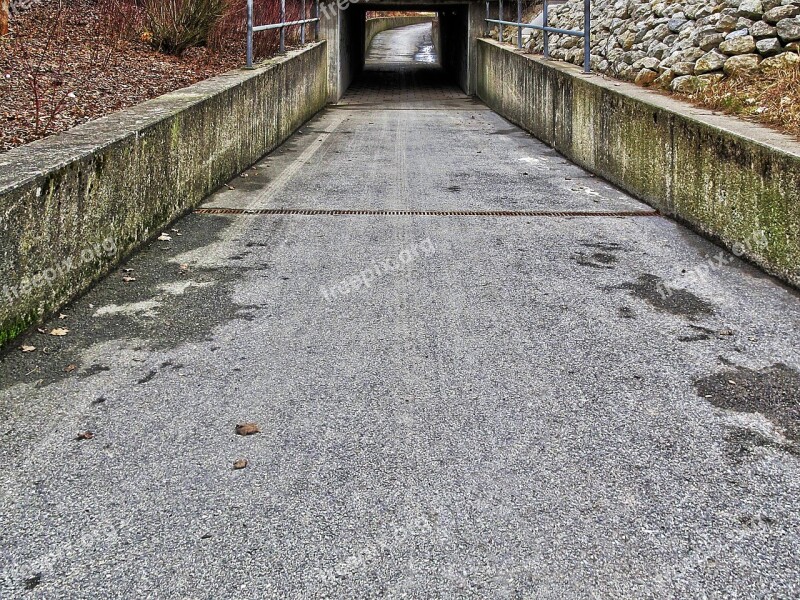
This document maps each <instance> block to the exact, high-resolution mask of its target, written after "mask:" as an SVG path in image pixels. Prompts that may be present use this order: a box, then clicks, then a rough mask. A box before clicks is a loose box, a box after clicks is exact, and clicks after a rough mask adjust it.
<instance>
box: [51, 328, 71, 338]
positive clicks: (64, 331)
mask: <svg viewBox="0 0 800 600" xmlns="http://www.w3.org/2000/svg"><path fill="white" fill-rule="evenodd" d="M68 333H69V329H67V328H66V327H56V328H55V329H51V330H50V335H56V336H62V335H67V334H68Z"/></svg>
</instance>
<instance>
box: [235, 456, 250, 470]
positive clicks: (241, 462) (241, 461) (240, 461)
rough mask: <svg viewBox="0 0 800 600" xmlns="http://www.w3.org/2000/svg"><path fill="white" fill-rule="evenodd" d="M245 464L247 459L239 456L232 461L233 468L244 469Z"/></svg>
mask: <svg viewBox="0 0 800 600" xmlns="http://www.w3.org/2000/svg"><path fill="white" fill-rule="evenodd" d="M246 466H247V459H246V458H240V459H238V460H235V461H233V468H234V469H244V468H245V467H246Z"/></svg>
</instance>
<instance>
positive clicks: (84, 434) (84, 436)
mask: <svg viewBox="0 0 800 600" xmlns="http://www.w3.org/2000/svg"><path fill="white" fill-rule="evenodd" d="M93 437H94V432H92V431H81V432H80V433H79V434H78V436H77V437H76V438H75V439H76V440H90V439H92V438H93Z"/></svg>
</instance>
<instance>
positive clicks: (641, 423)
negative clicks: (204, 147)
mask: <svg viewBox="0 0 800 600" xmlns="http://www.w3.org/2000/svg"><path fill="white" fill-rule="evenodd" d="M429 36H430V33H429V30H428V29H426V26H425V25H422V26H415V27H411V28H407V29H404V30H399V31H392V32H386V33H385V34H382V35H381V36H379V38H377V39H376V43H375V46H374V48H375V49H376V50H375V52H373V53H372V55H371V57H370V58H371V60H370V68H369V69H368V70H367V71H366V72H365V74H364V76H363V77H362V78H361V79H360V80H359V81H358V82H357V83H356V84H355V85H354V86H353V88H352V89H351V90H350V92H349V93H348V95H347V96H346V97H345V98H344V99H343V101H342V102H341V104H340V105H338V106H334V107H330V108H328V109H326V110H325V111H323V112H322V113H321V114H319V115H318V116H317V117H316V118H314V119H313V120H312V121H311V122H309V123H308V124H307V125H305V126H304V127H303V128H302V129H301V130H300V131H299V132H297V134H296V135H294V136H293V137H292V138H291V139H290V140H289V141H288V142H287V143H286V144H284V145H283V146H282V147H281V148H279V149H278V150H276V151H275V152H274V153H272V154H271V155H270V156H268V157H266V158H265V159H264V160H263V161H261V162H260V163H259V164H257V165H256V166H255V167H254V168H253V169H250V170H248V171H247V172H246V173H245V174H243V175H242V176H241V177H238V178H236V179H235V180H233V181H231V182H230V186H229V187H226V188H223V189H222V190H221V191H219V192H218V193H216V194H215V195H213V196H212V197H211V198H210V199H209V200H208V202H207V203H206V204H205V205H204V209H205V210H204V212H202V213H196V214H192V215H190V216H188V217H186V218H184V219H181V220H180V221H178V222H177V223H175V224H173V225H172V226H171V227H170V228H167V229H165V232H166V233H167V234H168V236H169V237H170V238H171V239H169V240H166V239H165V240H162V241H155V242H153V243H152V244H150V245H149V246H148V247H146V248H145V249H143V250H142V251H141V252H139V253H138V254H136V255H135V256H133V257H132V258H130V260H129V261H127V263H126V264H125V265H123V267H124V269H127V270H126V271H123V270H122V269H120V270H118V271H117V272H115V273H113V274H112V275H110V276H109V277H108V278H107V279H106V280H104V281H103V282H101V283H100V284H99V285H97V286H95V287H94V289H92V290H91V291H90V292H89V293H88V294H86V295H85V296H84V297H82V298H80V299H79V300H77V301H76V302H74V303H73V304H72V305H70V306H68V307H66V308H65V309H64V310H63V313H64V315H65V318H63V319H59V318H57V317H54V318H53V319H52V320H51V321H50V322H48V323H47V324H46V325H45V326H44V327H46V328H48V329H52V328H54V327H66V328H67V329H69V332H68V334H67V335H66V336H63V337H53V336H49V335H42V334H40V333H37V332H36V331H35V330H34V331H32V332H30V333H29V334H26V335H25V336H23V337H22V338H20V339H19V340H18V343H16V342H15V345H14V346H13V347H12V348H10V349H9V350H8V351H6V352H5V353H4V354H3V355H2V356H0V361H1V362H0V423H2V436H0V489H2V492H1V495H0V546H1V547H2V556H1V557H0V560H1V563H0V572H1V575H0V597H2V598H90V597H94V598H111V597H127V598H209V599H210V598H215V599H216V598H267V597H276V598H284V597H291V598H310V597H357V598H364V597H376V596H386V597H407V598H455V597H474V598H494V597H497V598H517V597H525V598H608V597H627V598H670V597H674V598H687V597H740V598H753V597H770V598H797V597H798V596H800V536H799V535H798V531H800V502H798V497H800V450H799V448H800V425H799V421H798V415H799V414H800V413H798V393H799V392H798V390H799V389H800V374H799V372H800V371H799V370H800V356H799V355H798V341H797V340H798V324H799V319H798V316H799V314H800V312H799V311H798V308H799V307H800V303H799V302H798V295H797V294H796V293H795V292H793V291H791V290H789V289H787V288H785V287H783V286H782V285H780V284H779V283H777V282H776V281H775V280H773V279H771V278H770V277H767V276H766V275H764V274H763V273H761V272H759V271H758V270H756V269H754V268H752V267H750V266H748V265H746V264H744V263H742V262H741V261H739V260H738V259H736V258H735V257H733V256H731V255H730V254H728V253H726V252H723V251H722V250H721V249H720V248H719V247H717V246H715V245H713V244H712V243H710V242H708V241H705V240H703V239H702V238H700V237H698V236H697V235H695V234H694V233H692V232H690V231H689V230H687V229H685V228H684V227H682V226H680V225H678V224H676V223H675V222H673V221H670V220H668V219H665V218H663V217H660V216H657V215H654V214H653V213H652V210H651V209H650V207H648V206H646V205H644V204H642V203H640V202H638V201H637V200H635V199H633V198H631V197H630V196H628V195H627V194H625V193H623V192H621V191H620V190H618V189H616V188H614V187H613V186H611V185H610V184H608V183H606V182H604V181H603V180H601V179H599V178H596V177H593V176H592V175H590V174H589V173H587V172H585V171H583V170H582V169H580V168H578V167H576V166H575V165H573V164H571V163H570V162H568V161H567V160H565V159H564V158H563V157H561V156H560V155H558V154H557V153H556V152H554V151H553V150H551V149H550V148H548V147H546V146H545V145H543V144H541V143H539V142H538V141H537V140H535V139H534V138H532V137H531V136H529V135H528V134H526V133H525V132H523V131H521V130H520V129H518V128H517V127H514V126H512V125H510V124H509V123H508V122H506V121H504V120H503V119H502V118H501V117H499V116H498V115H496V114H495V113H493V112H491V111H490V110H488V109H487V108H486V107H485V106H484V105H482V104H481V103H480V102H478V101H476V100H475V99H472V98H468V97H466V96H464V95H463V94H462V93H461V92H460V91H459V90H458V89H457V88H455V87H453V86H451V85H448V84H447V83H446V82H445V81H446V80H445V78H444V77H443V75H442V73H441V72H440V71H439V70H438V68H437V67H436V65H435V64H432V63H430V62H429V58H430V48H429ZM409 40H411V42H409ZM414 40H416V41H414ZM393 44H396V45H397V46H396V47H397V48H398V51H397V53H396V56H395V55H394V54H392V52H391V48H392V47H394V46H393ZM409 44H410V46H411V47H409ZM380 52H383V53H384V57H390V58H392V57H393V58H394V59H393V60H391V61H381V60H378V58H380ZM230 188H232V189H230ZM293 209H304V211H303V212H305V214H296V213H295V212H293ZM347 211H353V213H354V214H352V213H349V212H347ZM753 243H761V240H759V238H758V236H757V232H754V238H753ZM123 277H128V278H131V277H132V278H134V279H135V281H128V282H126V281H124V280H123ZM23 344H27V345H33V346H35V347H36V348H37V350H36V351H34V352H28V353H23V352H20V351H19V349H18V347H19V346H21V345H23ZM244 423H255V424H257V426H258V428H259V429H260V432H259V433H255V434H253V435H247V436H242V435H237V433H236V431H235V428H236V425H237V424H244ZM87 431H90V432H92V435H91V437H90V436H86V435H84V436H80V435H79V434H80V433H81V432H87ZM86 437H90V439H81V438H86ZM240 459H244V460H246V461H247V465H246V467H244V468H241V469H234V468H233V464H234V461H237V460H240Z"/></svg>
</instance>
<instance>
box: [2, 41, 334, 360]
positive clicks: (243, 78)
mask: <svg viewBox="0 0 800 600" xmlns="http://www.w3.org/2000/svg"><path fill="white" fill-rule="evenodd" d="M326 56H327V55H326V44H325V42H320V43H316V44H313V45H311V46H309V47H307V48H305V49H303V50H298V51H293V52H290V53H288V54H287V55H286V56H283V57H280V58H276V59H273V60H271V61H268V62H266V63H264V64H262V65H259V66H258V67H257V68H256V69H254V70H236V71H231V72H228V73H226V74H223V75H221V76H218V77H214V78H211V79H208V80H206V81H203V82H200V83H198V84H196V85H193V86H190V87H187V88H184V89H181V90H178V91H175V92H172V93H170V94H166V95H163V96H160V97H158V98H155V99H153V100H150V101H148V102H145V103H143V104H140V105H138V106H136V107H133V108H131V109H128V110H124V111H121V112H119V113H115V114H112V115H109V116H107V117H104V118H101V119H98V120H96V121H91V122H89V123H86V124H85V125H81V126H79V127H76V128H74V129H71V130H69V131H68V132H65V133H62V134H60V135H57V136H53V137H52V138H48V139H45V140H41V141H38V142H34V143H32V144H29V145H26V146H23V147H20V148H16V149H14V150H12V151H10V152H8V153H6V154H3V155H0V345H3V344H4V343H6V342H7V341H8V340H10V339H12V338H13V337H14V336H15V335H17V334H18V333H19V332H21V331H23V330H24V329H26V328H27V327H28V326H30V325H31V324H33V323H36V322H37V321H39V320H40V319H42V318H43V317H44V316H46V315H47V314H49V313H52V312H53V311H55V310H57V309H59V308H60V307H61V306H63V305H64V304H65V303H66V302H68V301H69V300H71V299H73V298H75V297H76V296H77V295H79V294H80V293H82V292H83V291H84V290H86V289H87V288H88V287H89V285H91V283H92V282H94V281H96V280H97V279H99V278H100V277H102V276H103V275H105V274H107V273H108V272H109V271H110V270H111V269H112V268H113V267H114V266H115V265H116V264H118V263H119V261H120V260H121V259H122V258H123V257H124V256H126V255H128V254H129V253H131V252H132V251H133V250H135V249H136V248H138V247H139V246H141V245H142V244H143V243H145V242H146V241H148V240H149V239H151V238H152V237H153V236H155V235H157V234H158V233H160V231H161V228H162V227H163V226H165V225H166V224H168V223H170V222H171V221H173V220H174V219H175V218H177V217H179V216H180V215H182V214H184V213H185V212H186V211H187V210H189V209H191V208H192V207H193V206H195V205H196V204H197V203H198V202H200V201H201V200H202V199H203V198H205V197H206V196H207V195H208V194H209V193H210V192H212V191H213V190H215V189H216V188H218V187H219V186H220V185H222V184H223V183H224V182H226V181H227V180H229V179H230V178H231V177H233V176H234V175H236V174H237V173H240V172H241V171H242V170H244V169H245V168H247V167H248V166H249V165H251V164H253V163H254V162H256V161H257V160H258V159H259V158H260V157H262V156H263V155H264V154H266V153H267V152H269V151H270V150H272V149H274V148H275V147H277V146H278V145H279V144H281V143H282V142H283V141H284V140H285V139H286V138H288V137H289V136H290V135H291V134H292V133H293V132H294V131H295V130H296V129H297V128H298V127H299V126H300V125H302V124H303V123H304V122H305V121H307V120H308V119H310V118H311V117H312V116H313V115H314V114H316V113H317V112H318V111H319V110H320V109H322V108H323V107H324V105H325V101H326V96H327V59H326Z"/></svg>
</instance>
